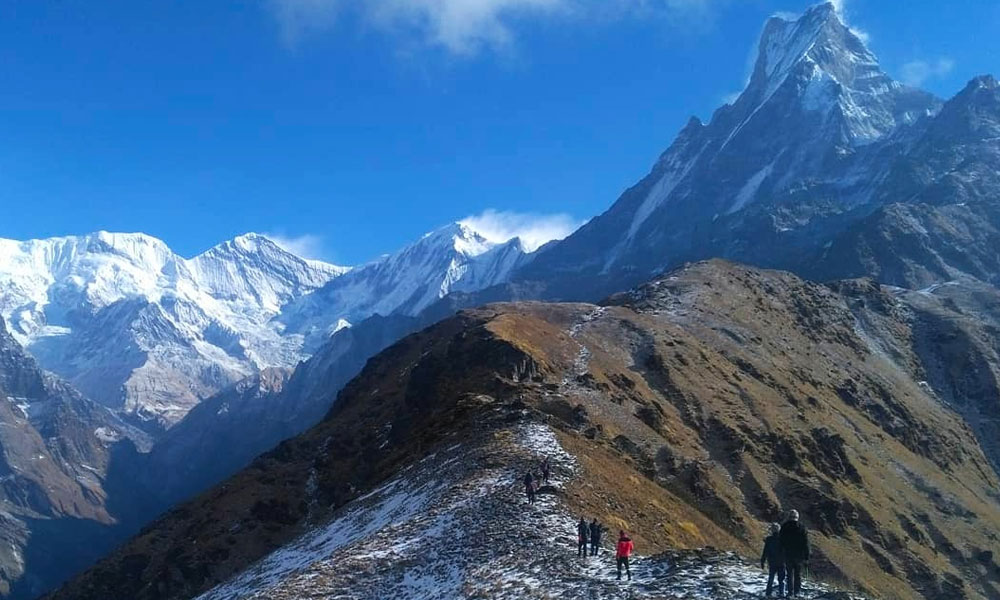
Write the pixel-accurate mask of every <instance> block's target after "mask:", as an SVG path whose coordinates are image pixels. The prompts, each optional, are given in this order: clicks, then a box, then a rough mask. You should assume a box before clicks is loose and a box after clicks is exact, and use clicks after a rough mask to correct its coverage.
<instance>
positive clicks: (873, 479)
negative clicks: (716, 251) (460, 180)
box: [52, 261, 1000, 600]
mask: <svg viewBox="0 0 1000 600" xmlns="http://www.w3.org/2000/svg"><path fill="white" fill-rule="evenodd" d="M851 289H852V291H851V293H852V294H853V296H852V297H853V299H854V300H857V298H858V297H862V298H865V299H866V306H868V307H870V308H869V309H866V310H868V312H867V313H866V315H868V317H869V318H870V319H871V320H872V321H873V322H877V324H878V327H872V328H870V329H871V331H876V332H878V334H879V335H882V336H883V339H880V340H877V341H878V342H879V343H875V341H876V340H873V339H870V336H871V333H870V331H869V330H868V329H864V328H861V327H859V319H858V317H857V316H856V315H854V314H852V312H851V311H850V310H849V308H848V305H847V302H846V301H845V299H844V297H843V296H842V295H840V294H838V293H836V292H834V291H833V290H832V289H830V288H828V287H824V286H819V285H813V284H808V283H804V282H802V281H800V280H798V279H796V278H794V277H793V276H791V275H787V274H782V273H776V272H768V271H759V270H753V269H748V268H744V267H738V266H735V265H730V264H727V263H723V262H718V261H712V262H708V263H700V264H698V265H694V266H692V267H690V268H687V269H685V270H682V271H679V272H677V273H675V274H673V275H671V276H669V277H667V278H664V279H662V280H660V281H657V282H653V283H651V284H649V285H648V286H645V287H643V288H641V289H639V290H637V291H636V292H635V293H632V294H628V295H622V296H619V297H616V298H613V299H612V300H611V301H610V302H609V305H608V306H607V307H604V308H599V307H595V306H592V305H584V304H563V305H554V304H541V303H521V304H508V305H496V306H491V307H487V308H485V309H481V310H476V311H468V312H466V313H463V314H461V315H459V316H458V317H456V318H453V319H449V320H447V321H444V322H442V323H440V324H438V325H436V326H434V327H431V328H429V329H427V330H425V331H423V332H421V333H419V334H416V335H414V336H411V337H409V338H407V339H405V340H403V341H402V342H400V343H398V344H396V345H395V346H393V347H392V348H390V349H389V350H387V351H385V352H383V353H382V354H380V355H379V356H378V357H376V358H375V359H373V360H372V361H370V362H369V364H368V365H367V367H366V368H365V370H364V371H363V372H362V374H361V375H360V376H359V377H358V378H357V379H355V380H354V381H353V382H352V383H351V384H350V385H349V386H348V388H347V389H345V391H344V392H343V394H342V395H341V398H340V400H339V401H338V404H337V405H336V406H335V408H334V410H333V411H332V412H331V414H330V415H329V416H328V418H327V419H326V420H325V421H324V422H323V423H321V424H320V425H318V426H317V427H315V428H314V429H312V430H311V431H310V432H308V433H306V434H304V435H303V436H300V437H299V438H296V439H295V440H292V441H289V442H286V443H284V444H282V445H281V446H280V447H279V448H278V449H276V450H275V451H273V452H271V453H269V454H268V455H265V456H264V457H262V458H261V459H259V460H258V461H256V462H255V463H254V465H252V466H251V467H250V468H249V469H247V470H245V471H244V472H242V473H241V474H239V475H237V476H236V477H234V478H232V479H230V480H229V481H227V482H225V483H224V484H222V485H220V486H218V487H216V488H215V489H214V490H212V491H210V492H208V493H206V494H204V495H202V496H201V497H199V498H197V499H196V500H194V501H192V502H189V503H187V504H185V505H183V506H181V507H179V508H178V509H176V510H174V511H172V512H171V513H169V514H168V515H166V516H165V517H164V518H162V519H160V520H159V521H157V522H156V523H154V524H152V525H150V526H149V527H148V528H146V530H144V531H143V533H142V534H141V535H140V536H138V537H137V538H135V539H133V540H132V541H131V542H130V543H128V544H127V545H126V546H125V547H123V548H122V549H120V550H119V551H118V552H116V553H115V554H114V555H113V556H111V557H109V558H108V559H106V560H105V561H103V562H102V563H101V564H99V565H98V566H97V567H96V568H94V569H92V570H91V571H89V572H88V573H86V574H84V575H83V576H81V577H79V578H77V579H76V580H75V581H73V582H71V583H70V584H69V585H68V586H66V587H65V588H64V589H63V590H61V591H60V592H58V593H56V594H54V595H53V596H52V597H53V598H67V599H68V598H74V599H87V598H95V599H96V598H102V599H104V598H130V599H135V600H145V599H161V598H186V597H190V596H191V595H192V594H193V593H195V592H197V591H201V590H204V589H205V588H206V587H208V586H210V585H212V584H213V583H216V582H219V581H222V580H224V579H226V578H228V577H229V576H230V575H232V574H233V573H235V572H237V571H239V570H240V569H241V568H243V567H245V566H246V565H247V564H249V563H250V562H251V561H253V560H255V559H256V558H259V557H260V556H262V555H263V554H264V553H265V552H267V551H268V550H270V549H273V548H274V547H276V546H277V545H279V544H281V543H282V542H284V541H287V540H289V539H290V538H291V537H292V536H294V535H295V534H296V533H298V532H301V531H302V530H303V529H304V528H306V527H307V526H308V524H310V523H319V522H322V520H323V519H324V518H326V517H327V516H328V515H329V514H330V513H331V512H332V511H333V510H335V509H336V508H337V507H339V506H342V505H343V504H344V503H345V502H347V501H349V500H350V499H352V498H354V497H357V496H358V495H359V494H361V493H363V492H364V491H365V490H368V489H370V488H371V487H373V486H374V485H376V484H377V483H378V482H379V481H381V480H383V479H384V478H386V477H388V476H389V475H391V474H392V473H394V472H396V471H398V470H399V469H400V468H402V467H404V466H405V465H407V464H409V463H410V462H411V461H413V460H415V459H418V458H420V457H422V456H423V455H425V454H426V453H427V452H429V451H431V450H432V449H433V448H434V447H435V445H437V444H441V443H444V442H445V440H447V443H454V441H456V438H462V437H463V436H475V437H476V439H481V438H482V436H484V435H487V434H488V433H489V432H490V431H495V430H496V429H497V428H502V427H504V426H505V418H506V417H505V416H504V415H511V414H516V411H517V410H518V409H519V408H520V407H522V406H523V407H524V408H525V409H526V410H528V411H529V412H533V413H537V414H541V415H543V416H544V417H547V418H548V419H549V420H550V422H551V423H553V424H554V425H556V426H557V427H558V428H559V430H560V432H561V433H560V436H561V439H562V441H563V443H564V445H565V447H566V448H567V450H569V451H570V452H572V453H574V454H575V455H576V456H577V457H578V460H579V462H580V463H581V465H582V467H583V475H582V477H580V478H579V479H578V480H577V481H576V482H575V483H574V484H573V485H572V486H571V487H570V489H569V490H567V492H568V493H567V499H568V501H569V502H570V504H571V506H572V507H573V508H574V510H576V511H578V512H580V513H581V514H585V515H587V516H588V517H589V516H591V515H596V516H599V517H600V518H601V519H602V520H603V521H604V522H605V523H607V524H609V525H611V526H620V527H623V528H626V529H629V530H630V531H631V532H632V533H633V535H634V537H635V539H636V541H637V544H638V546H639V548H640V550H641V551H642V552H643V553H652V552H655V551H656V550H659V549H665V548H668V547H699V546H704V545H712V546H716V547H719V548H727V549H734V550H737V551H740V552H743V553H746V554H753V553H754V552H755V551H756V549H757V545H758V543H759V540H760V538H761V536H762V531H763V527H764V523H765V522H767V521H770V520H774V519H776V518H778V516H779V514H780V512H781V511H782V510H783V509H787V508H792V507H794V508H798V509H799V510H800V511H801V512H802V513H803V518H804V520H805V522H806V524H807V525H808V526H809V527H810V528H811V529H812V530H813V532H814V533H813V539H814V544H815V546H816V550H817V552H816V554H817V557H816V560H815V561H814V565H813V566H814V570H815V571H816V572H817V573H818V574H820V575H822V576H824V577H826V578H829V579H840V580H842V581H845V582H850V583H853V584H856V585H858V586H860V587H863V588H865V589H867V590H869V591H871V592H872V593H874V594H876V595H878V596H880V597H885V598H900V599H902V598H913V597H917V596H924V597H926V598H962V597H969V598H996V597H998V596H1000V587H998V581H1000V573H998V567H997V564H996V562H995V559H994V558H993V556H994V555H995V554H996V552H997V551H998V550H1000V548H998V542H997V534H996V532H997V531H998V529H1000V503H998V499H997V491H996V490H997V487H998V481H997V478H996V475H995V474H994V472H993V471H992V470H991V469H990V468H989V467H988V466H987V463H986V460H985V458H984V456H983V454H982V452H981V450H980V449H979V447H978V446H977V444H976V442H975V439H974V437H973V436H972V434H971V432H970V431H969V430H968V428H967V427H966V426H965V425H964V424H963V422H962V421H961V420H960V419H959V418H958V417H957V416H956V415H955V414H953V413H952V412H950V411H948V410H946V409H945V408H943V407H942V406H941V405H940V404H939V403H938V402H937V401H935V400H934V399H932V398H930V397H929V396H928V395H927V394H926V393H925V392H924V391H923V390H922V389H921V387H920V386H919V385H918V384H917V383H915V377H916V376H917V375H918V374H919V373H918V370H919V364H918V362H917V361H916V360H915V358H914V357H913V354H912V352H911V351H910V350H909V349H908V341H907V340H908V336H909V333H908V332H909V329H908V327H909V325H908V323H907V322H906V319H905V314H904V311H899V310H897V308H898V307H896V306H895V305H894V304H893V300H892V299H891V298H889V297H887V296H885V295H884V294H882V292H881V290H879V289H878V288H877V287H874V286H865V285H863V284H855V285H854V286H853V287H852V288H851ZM866 338H867V339H866ZM483 395H485V396H486V397H487V399H486V400H484V396H483ZM488 398H492V399H493V400H492V401H490V400H488ZM498 407H503V410H500V408H498ZM991 553H992V554H991Z"/></svg>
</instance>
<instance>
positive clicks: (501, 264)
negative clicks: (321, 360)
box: [279, 223, 533, 349]
mask: <svg viewBox="0 0 1000 600" xmlns="http://www.w3.org/2000/svg"><path fill="white" fill-rule="evenodd" d="M532 258H533V254H530V253H528V252H526V251H525V246H524V244H523V243H522V241H521V240H520V239H519V238H516V237H515V238H512V239H510V240H507V241H505V242H497V241H495V240H490V239H488V238H487V237H486V236H485V235H483V234H482V233H481V232H479V231H477V230H476V229H475V228H473V227H472V226H470V225H468V224H466V223H451V224H448V225H446V226H444V227H441V228H439V229H436V230H434V231H432V232H430V233H427V234H426V235H424V236H423V237H421V238H420V239H419V240H417V241H416V242H414V243H413V244H410V245H409V246H406V247H404V248H402V249H401V250H399V251H397V252H395V253H393V254H389V255H386V256H383V257H381V258H379V259H378V260H375V261H373V262H371V263H368V264H365V265H362V266H360V267H356V268H354V269H352V270H351V271H350V272H348V273H345V274H344V275H342V276H340V277H337V278H336V279H333V280H331V281H330V282H329V283H327V284H326V285H325V286H324V287H323V288H322V289H321V290H319V291H317V292H316V293H314V294H311V295H309V296H305V297H303V298H301V299H300V300H298V301H296V302H294V303H292V304H291V305H289V306H288V307H287V309H286V310H284V311H283V313H282V315H281V316H280V317H279V320H280V321H282V322H283V323H285V324H286V326H287V331H288V332H295V333H301V334H302V335H305V336H306V340H307V341H306V348H308V349H315V348H316V347H318V346H319V345H320V344H322V343H323V342H325V341H326V339H327V338H328V337H329V336H330V334H331V333H333V327H340V325H339V323H340V321H342V320H343V321H346V322H350V323H358V322H360V321H362V320H364V319H366V318H368V317H371V316H373V315H382V316H387V315H392V314H403V315H411V316H412V315H416V314H418V313H420V312H421V311H422V310H424V309H425V308H427V307H428V306H430V305H432V304H434V303H435V302H437V301H438V300H440V299H441V298H443V297H444V296H446V295H448V294H450V293H452V292H474V291H479V290H482V289H486V288H488V287H492V286H494V285H499V284H502V283H506V282H507V281H509V280H510V278H511V276H512V275H513V273H514V272H515V271H516V270H517V269H518V268H519V267H521V266H523V265H525V264H526V263H527V262H528V261H530V260H531V259H532Z"/></svg>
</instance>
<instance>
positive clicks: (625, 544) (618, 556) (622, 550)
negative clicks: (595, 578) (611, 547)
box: [615, 531, 634, 581]
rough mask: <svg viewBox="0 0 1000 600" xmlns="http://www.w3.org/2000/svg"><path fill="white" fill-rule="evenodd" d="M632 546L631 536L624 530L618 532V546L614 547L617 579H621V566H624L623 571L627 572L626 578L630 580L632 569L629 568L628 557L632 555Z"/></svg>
mask: <svg viewBox="0 0 1000 600" xmlns="http://www.w3.org/2000/svg"><path fill="white" fill-rule="evenodd" d="M633 549H634V546H633V545H632V538H630V537H629V536H628V535H626V534H625V532H624V531H619V532H618V546H617V547H616V548H615V562H616V563H617V565H618V581H621V579H622V567H625V572H626V573H627V574H628V580H629V581H632V569H631V568H629V564H628V562H629V557H630V556H632V550H633Z"/></svg>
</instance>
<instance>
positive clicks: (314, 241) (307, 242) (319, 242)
mask: <svg viewBox="0 0 1000 600" xmlns="http://www.w3.org/2000/svg"><path fill="white" fill-rule="evenodd" d="M262 235H263V236H264V237H266V238H267V239H269V240H271V241H272V242H274V243H275V244H277V245H279V246H281V248H283V249H284V250H287V251H288V252H291V253H292V254H294V255H296V256H299V257H302V258H311V259H315V260H323V259H324V258H325V257H326V255H327V252H326V242H325V241H324V240H323V237H322V236H319V235H314V234H311V233H306V234H303V235H293V236H289V235H285V234H283V233H264V234H262Z"/></svg>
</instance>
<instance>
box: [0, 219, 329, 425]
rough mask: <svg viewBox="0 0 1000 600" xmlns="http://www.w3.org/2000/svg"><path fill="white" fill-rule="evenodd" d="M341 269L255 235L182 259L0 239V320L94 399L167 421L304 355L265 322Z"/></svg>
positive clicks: (153, 248) (147, 251)
mask: <svg viewBox="0 0 1000 600" xmlns="http://www.w3.org/2000/svg"><path fill="white" fill-rule="evenodd" d="M347 271H348V269H346V268H344V267H338V266H335V265H330V264H326V263H322V262H320V261H309V260H305V259H303V258H301V257H298V256H296V255H294V254H292V253H290V252H288V251H286V250H284V249H282V248H281V247H280V246H279V245H278V244H276V243H274V242H273V241H271V240H270V239H268V238H267V237H266V236H262V235H259V234H253V233H250V234H245V235H241V236H239V237H236V238H234V239H232V240H230V241H227V242H223V243H222V244H219V245H218V246H215V247H214V248H211V249H209V250H207V251H206V252H204V253H202V254H200V255H198V256H196V257H194V258H191V259H187V258H184V257H181V256H179V255H178V254H176V253H174V252H173V251H172V250H171V249H170V248H169V247H168V246H167V245H166V244H165V243H164V242H162V241H161V240H158V239H156V238H154V237H152V236H149V235H145V234H141V233H109V232H105V231H100V232H96V233H92V234H87V235H80V236H67V237H59V238H51V239H40V240H28V241H15V240H0V316H2V317H4V318H5V319H7V320H8V322H9V324H10V329H11V331H12V333H13V334H14V336H15V337H16V338H17V340H18V341H19V342H20V343H21V344H23V345H24V346H25V347H26V348H28V349H29V350H30V351H31V352H32V353H33V354H34V355H35V356H36V358H37V359H38V360H39V361H40V362H41V363H42V365H43V366H44V367H45V368H47V369H49V370H51V371H54V372H56V373H58V374H60V375H62V376H63V377H65V378H67V379H68V380H70V381H71V382H72V383H74V384H75V385H76V386H77V387H79V388H80V389H81V390H83V391H84V392H85V393H87V394H88V395H90V396H91V397H92V398H94V399H97V400H99V401H101V402H103V403H105V404H107V405H108V406H111V407H112V408H116V409H122V410H124V411H125V412H132V413H135V414H137V415H140V416H142V417H143V418H156V419H164V420H165V421H167V422H172V421H173V420H176V419H177V418H179V417H180V416H182V415H183V414H184V413H185V412H186V411H187V409H188V408H190V407H191V406H192V405H193V404H195V403H197V402H198V400H199V399H200V398H202V397H204V396H205V395H209V394H212V393H214V392H216V391H218V389H219V388H221V387H224V386H226V385H229V384H231V383H232V382H233V381H236V380H238V379H241V378H242V377H245V376H246V375H248V374H250V373H252V372H254V371H255V370H257V369H260V368H264V367H269V366H278V367H288V366H293V365H295V364H296V363H297V362H298V361H299V360H301V359H303V358H305V355H304V354H303V353H302V339H301V337H295V336H288V335H285V334H284V332H283V331H282V330H281V326H280V324H279V323H276V322H274V320H273V319H274V317H275V316H276V315H278V314H279V313H280V312H281V310H282V309H283V307H284V306H285V305H286V304H288V303H290V302H292V301H293V300H295V299H297V298H300V297H302V296H305V295H308V294H310V293H312V292H313V291H315V290H316V289H318V288H320V287H322V286H323V285H324V284H326V283H327V282H329V281H330V280H332V279H334V278H336V277H339V276H341V275H343V274H344V273H346V272H347Z"/></svg>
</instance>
